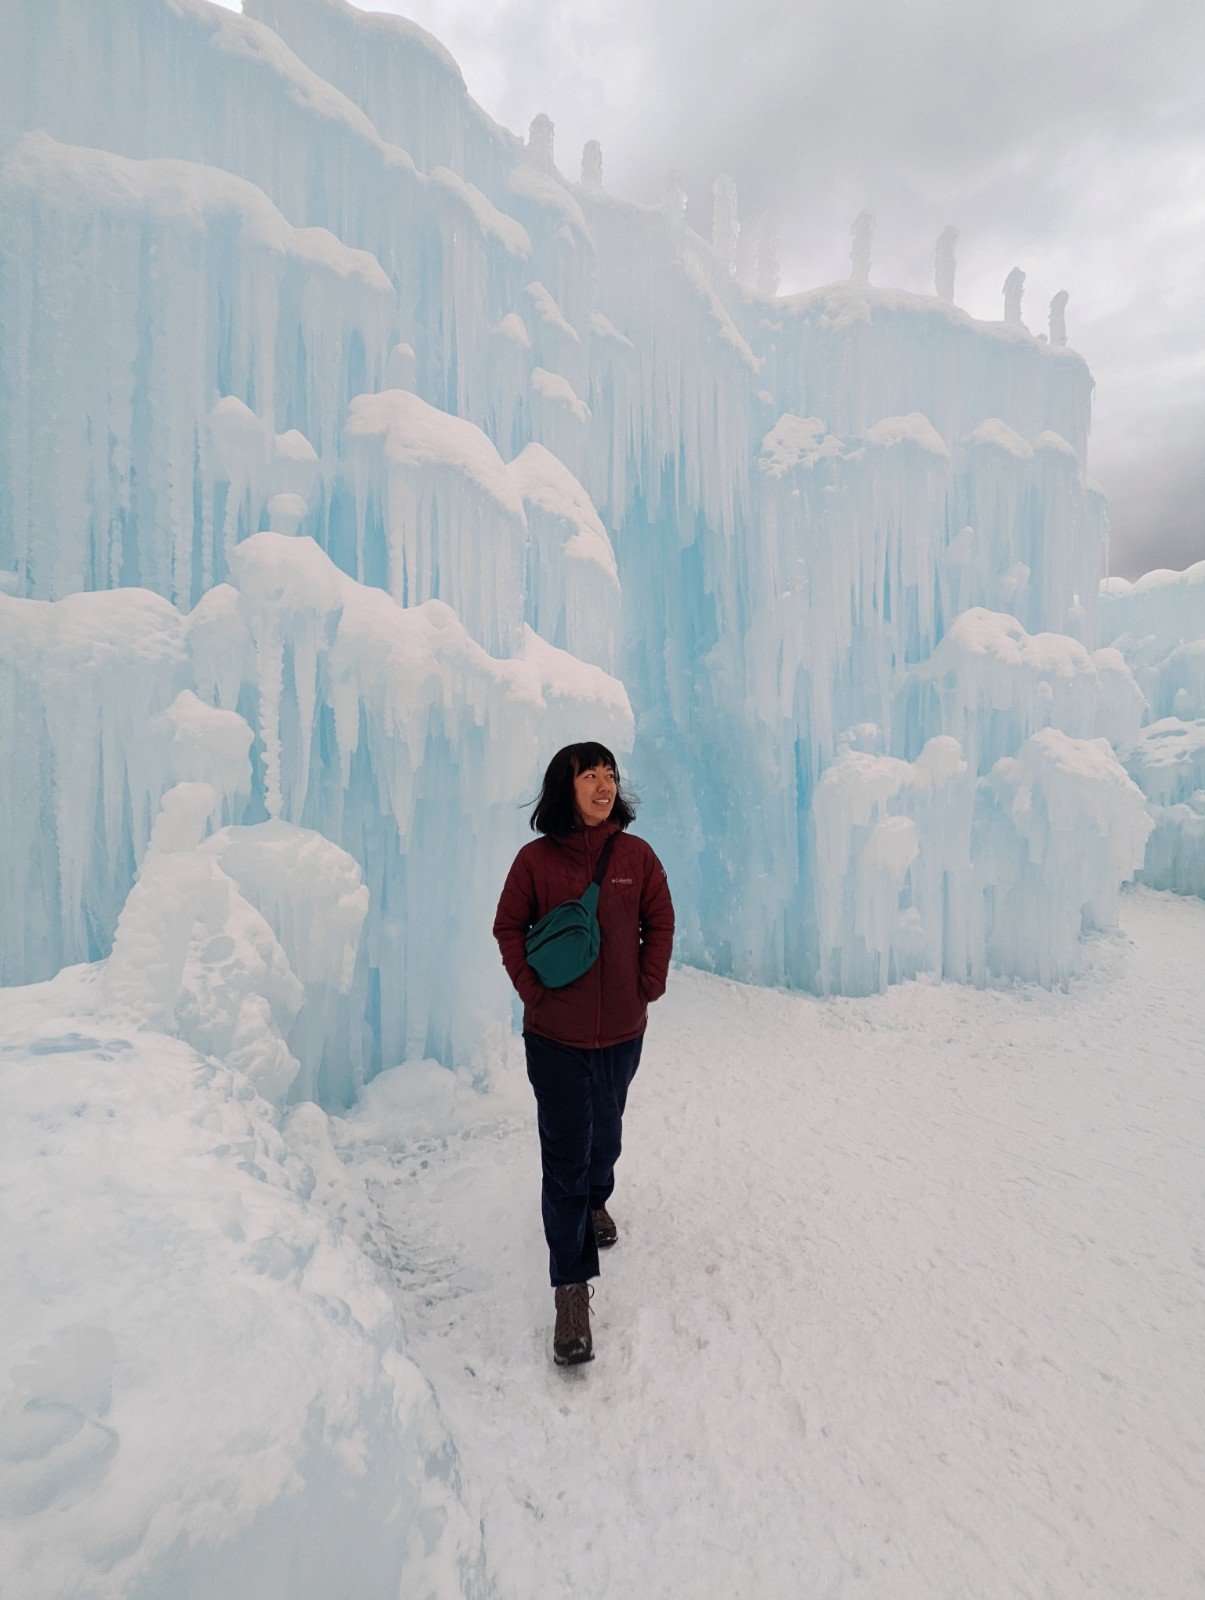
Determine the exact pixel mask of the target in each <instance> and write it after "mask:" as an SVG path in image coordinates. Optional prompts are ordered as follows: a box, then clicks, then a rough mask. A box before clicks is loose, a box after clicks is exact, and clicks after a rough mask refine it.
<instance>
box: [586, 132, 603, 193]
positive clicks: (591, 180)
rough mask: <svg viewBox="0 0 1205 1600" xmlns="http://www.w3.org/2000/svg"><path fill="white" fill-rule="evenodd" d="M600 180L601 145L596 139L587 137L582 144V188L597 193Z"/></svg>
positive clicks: (600, 186) (600, 184)
mask: <svg viewBox="0 0 1205 1600" xmlns="http://www.w3.org/2000/svg"><path fill="white" fill-rule="evenodd" d="M602 181H603V177H602V145H600V144H599V142H598V140H597V139H587V140H586V142H585V144H584V145H583V146H582V188H583V189H585V190H586V192H587V193H588V194H598V192H599V191H600V190H601V188H602Z"/></svg>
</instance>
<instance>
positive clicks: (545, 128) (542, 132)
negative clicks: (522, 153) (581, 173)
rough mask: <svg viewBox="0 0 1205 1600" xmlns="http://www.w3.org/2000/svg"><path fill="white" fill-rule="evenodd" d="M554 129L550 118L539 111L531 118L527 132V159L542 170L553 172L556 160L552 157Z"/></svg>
mask: <svg viewBox="0 0 1205 1600" xmlns="http://www.w3.org/2000/svg"><path fill="white" fill-rule="evenodd" d="M555 136H556V130H555V129H554V127H553V123H552V118H551V117H550V116H548V115H547V113H545V112H543V111H541V112H539V113H537V115H536V116H534V117H533V118H532V120H531V127H530V129H529V130H528V134H527V159H528V160H529V161H530V162H531V164H532V166H533V167H539V168H540V169H541V170H542V171H544V172H553V171H555V169H556V162H555V160H554V159H553V143H554V140H555Z"/></svg>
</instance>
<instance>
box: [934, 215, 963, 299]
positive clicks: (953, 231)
mask: <svg viewBox="0 0 1205 1600" xmlns="http://www.w3.org/2000/svg"><path fill="white" fill-rule="evenodd" d="M957 243H958V229H957V228H954V227H947V228H943V229H942V230H941V232H940V233H939V234H938V235H937V251H936V255H935V257H934V261H933V287H934V289H935V291H936V294H937V298H938V299H939V300H944V301H945V302H946V304H947V305H953V303H954V268H955V266H956V265H957V263H956V260H955V246H956V245H957Z"/></svg>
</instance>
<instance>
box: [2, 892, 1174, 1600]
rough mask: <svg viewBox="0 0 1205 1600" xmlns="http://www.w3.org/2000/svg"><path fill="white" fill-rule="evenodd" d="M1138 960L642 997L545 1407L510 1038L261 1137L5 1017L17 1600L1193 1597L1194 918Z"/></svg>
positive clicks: (66, 1016)
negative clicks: (607, 1245) (596, 1225)
mask: <svg viewBox="0 0 1205 1600" xmlns="http://www.w3.org/2000/svg"><path fill="white" fill-rule="evenodd" d="M1122 921H1123V931H1122V933H1121V935H1120V936H1100V937H1097V938H1095V939H1094V940H1093V941H1092V942H1091V944H1090V946H1089V962H1088V970H1087V973H1086V975H1085V976H1084V977H1083V978H1080V979H1077V980H1076V981H1075V982H1074V983H1073V984H1072V985H1071V987H1070V988H1069V989H1068V990H1066V991H1054V992H1051V991H1045V990H1041V989H1037V988H1033V987H1027V986H1017V987H1014V988H1011V989H1006V990H996V991H987V992H983V991H976V990H973V989H970V988H966V987H962V986H959V985H954V984H946V985H938V984H934V983H931V982H924V981H921V982H915V983H910V984H903V985H899V986H897V987H895V988H893V989H892V990H891V991H890V992H889V993H888V994H886V995H884V996H881V997H876V998H873V999H867V1000H850V999H842V1000H827V1001H821V1000H817V999H815V998H812V997H810V996H807V995H802V994H798V993H787V992H779V991H773V990H765V989H756V988H751V987H743V986H741V985H739V984H735V983H732V982H729V981H726V980H723V979H717V978H713V977H709V976H707V975H704V974H702V973H699V972H697V971H693V970H690V969H685V968H678V969H675V971H674V972H673V973H672V975H671V979H672V981H671V985H670V990H669V993H668V995H667V996H666V998H665V1000H664V1001H663V1002H661V1003H660V1004H659V1005H658V1006H657V1007H656V1008H655V1011H654V1014H653V1023H652V1028H651V1030H650V1033H649V1037H648V1042H647V1045H646V1049H645V1055H644V1059H643V1061H642V1064H641V1068H640V1071H639V1073H638V1074H637V1077H636V1081H635V1083H634V1085H633V1089H632V1096H631V1100H630V1102H629V1114H628V1119H627V1149H626V1150H625V1153H624V1155H623V1157H622V1159H621V1162H620V1167H619V1184H618V1188H617V1191H616V1196H615V1201H614V1207H613V1209H614V1212H615V1215H616V1218H617V1221H618V1223H619V1227H620V1230H621V1238H620V1242H619V1244H618V1246H617V1247H616V1248H615V1249H614V1250H612V1251H611V1252H609V1254H607V1255H606V1256H604V1259H603V1266H604V1275H603V1277H602V1278H601V1280H600V1281H599V1283H598V1285H597V1292H596V1295H595V1300H594V1307H595V1313H596V1315H595V1322H594V1327H595V1338H596V1346H597V1352H598V1354H597V1359H596V1360H595V1362H594V1363H593V1364H592V1365H590V1366H588V1367H583V1368H577V1369H573V1370H571V1371H562V1370H558V1369H556V1368H554V1367H553V1365H552V1363H551V1360H550V1334H551V1313H552V1296H551V1293H550V1292H549V1290H548V1288H547V1278H546V1267H545V1260H546V1258H545V1251H544V1245H543V1239H542V1236H541V1231H540V1224H539V1209H538V1194H539V1165H538V1143H537V1138H536V1132H535V1126H534V1114H533V1105H532V1100H531V1095H530V1091H529V1089H528V1085H527V1082H526V1079H525V1076H524V1073H523V1067H522V1051H521V1046H520V1045H519V1043H518V1041H517V1040H516V1041H512V1043H511V1045H510V1048H509V1054H508V1055H506V1054H505V1051H504V1059H503V1058H500V1060H502V1064H501V1065H500V1067H499V1069H498V1071H497V1072H496V1074H495V1084H494V1087H493V1089H492V1090H491V1092H489V1093H485V1094H482V1093H481V1092H479V1091H478V1090H476V1089H474V1088H473V1087H471V1086H470V1084H469V1083H468V1081H467V1080H466V1078H465V1076H464V1075H460V1076H458V1075H456V1074H453V1073H451V1072H448V1071H446V1070H445V1069H444V1068H442V1067H439V1066H437V1065H435V1064H434V1063H425V1064H424V1063H415V1062H411V1063H408V1064H407V1065H405V1066H402V1067H400V1068H397V1069H395V1070H393V1071H390V1072H386V1073H384V1074H382V1075H381V1076H380V1077H378V1078H376V1079H374V1080H373V1081H372V1083H370V1084H369V1086H368V1088H367V1090H366V1091H365V1093H364V1095H363V1097H362V1099H361V1101H360V1102H359V1104H358V1105H357V1107H356V1108H355V1110H354V1111H353V1112H352V1113H351V1114H350V1115H348V1116H347V1117H345V1118H342V1119H332V1118H328V1117H327V1116H326V1114H325V1113H323V1112H322V1111H321V1110H320V1109H319V1108H318V1107H317V1106H315V1105H313V1104H310V1103H303V1104H301V1105H298V1106H296V1107H294V1108H293V1109H292V1110H291V1111H289V1112H288V1113H287V1114H286V1115H285V1116H284V1117H283V1118H280V1117H279V1116H278V1115H277V1114H276V1113H275V1112H274V1111H273V1109H272V1107H271V1106H270V1105H269V1104H268V1103H267V1102H266V1101H264V1100H263V1099H261V1098H260V1097H259V1096H258V1095H257V1094H256V1093H255V1091H254V1088H253V1086H252V1084H251V1082H250V1080H249V1079H248V1078H247V1077H246V1076H245V1074H243V1073H241V1072H239V1071H238V1070H236V1069H234V1068H232V1067H231V1066H230V1065H229V1064H223V1063H221V1062H218V1061H216V1060H213V1059H209V1058H206V1057H204V1056H203V1055H201V1054H199V1053H198V1052H197V1051H196V1050H195V1049H194V1048H193V1047H191V1046H189V1045H188V1044H186V1043H185V1042H184V1041H182V1040H178V1039H172V1038H169V1037H167V1036H166V1035H164V1034H162V1033H157V1032H154V1031H153V1030H146V1029H140V1028H137V1027H130V1026H127V1025H125V1024H123V1023H122V1022H121V1021H120V1020H119V1019H118V1018H117V1017H116V1016H114V1015H109V1014H107V1013H105V1012H104V1011H103V1007H101V1006H99V1005H98V997H99V996H100V995H101V994H102V991H103V983H102V978H103V968H102V967H100V966H96V967H76V968H71V969H68V970H67V971H65V972H63V973H62V974H60V976H59V977H57V978H55V979H54V980H52V981H51V982H49V983H45V984H39V985H33V986H31V987H29V988H26V989H20V990H8V991H4V992H3V993H2V994H0V1090H2V1092H3V1095H4V1118H3V1121H2V1123H0V1135H2V1138H0V1214H2V1215H3V1216H4V1217H5V1218H6V1223H7V1225H6V1227H5V1228H4V1229H0V1282H3V1283H4V1285H5V1291H6V1292H5V1294H4V1295H3V1296H0V1370H3V1371H5V1372H11V1375H12V1384H11V1388H10V1389H9V1390H8V1392H7V1395H5V1393H3V1392H0V1591H2V1592H3V1593H4V1594H5V1595H6V1596H7V1595H8V1594H9V1593H11V1594H13V1595H14V1596H20V1600H179V1597H180V1596H182V1595H184V1594H186V1593H187V1594H188V1595H190V1596H192V1597H194V1600H219V1597H221V1600H333V1597H334V1596H336V1595H340V1596H343V1595H346V1596H347V1600H395V1597H396V1600H466V1597H471V1600H487V1597H489V1600H561V1597H569V1596H573V1597H574V1600H617V1597H623V1600H661V1597H667V1600H668V1597H671V1596H672V1597H673V1600H715V1597H717V1596H723V1597H725V1600H838V1597H840V1600H1088V1597H1091V1600H1199V1596H1200V1595H1201V1594H1202V1593H1205V1530H1203V1528H1202V1523H1201V1518H1200V1515H1199V1512H1200V1507H1201V1505H1202V1503H1205V1468H1203V1465H1202V1455H1201V1441H1202V1438H1203V1437H1205V1426H1203V1424H1205V1381H1203V1378H1202V1363H1201V1360H1200V1356H1201V1346H1200V1332H1201V1328H1202V1326H1203V1325H1205V1318H1203V1313H1205V1295H1203V1293H1202V1267H1203V1266H1205V1248H1203V1246H1202V1240H1201V1224H1200V1217H1201V1215H1202V1207H1201V1201H1202V1175H1203V1170H1205V1168H1203V1163H1202V1158H1201V1137H1200V1135H1201V1124H1202V1103H1203V1101H1205V1091H1203V1090H1202V1088H1201V1083H1200V1076H1201V1063H1202V1061H1203V1060H1205V1015H1203V1011H1202V1002H1201V981H1200V974H1201V972H1202V971H1205V903H1202V902H1201V901H1200V900H1196V899H1180V898H1176V897H1174V896H1171V895H1167V894H1162V893H1157V892H1155V891H1152V890H1148V889H1139V890H1131V891H1128V892H1127V893H1126V894H1125V895H1124V896H1123V901H1122ZM365 1252H367V1253H365ZM370 1258H371V1259H370Z"/></svg>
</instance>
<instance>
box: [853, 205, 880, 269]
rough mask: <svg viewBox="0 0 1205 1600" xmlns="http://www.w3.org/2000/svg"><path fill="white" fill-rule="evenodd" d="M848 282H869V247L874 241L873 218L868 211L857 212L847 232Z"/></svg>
mask: <svg viewBox="0 0 1205 1600" xmlns="http://www.w3.org/2000/svg"><path fill="white" fill-rule="evenodd" d="M849 235H850V240H851V244H850V250H849V263H850V272H849V281H850V282H851V283H869V282H870V246H871V241H872V240H873V239H874V217H873V216H872V214H871V213H870V212H869V211H859V213H858V215H857V216H856V217H855V218H854V221H853V226H852V227H851V228H850V230H849Z"/></svg>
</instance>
